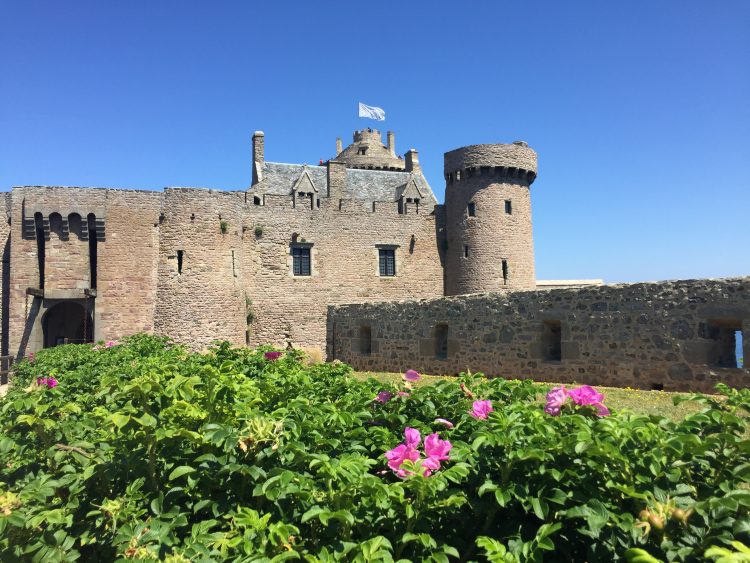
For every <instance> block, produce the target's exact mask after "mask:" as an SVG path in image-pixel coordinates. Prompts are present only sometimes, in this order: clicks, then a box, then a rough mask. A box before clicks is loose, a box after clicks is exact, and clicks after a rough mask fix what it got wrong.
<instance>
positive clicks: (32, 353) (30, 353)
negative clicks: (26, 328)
mask: <svg viewBox="0 0 750 563" xmlns="http://www.w3.org/2000/svg"><path fill="white" fill-rule="evenodd" d="M29 363H30V364H33V363H34V352H29Z"/></svg>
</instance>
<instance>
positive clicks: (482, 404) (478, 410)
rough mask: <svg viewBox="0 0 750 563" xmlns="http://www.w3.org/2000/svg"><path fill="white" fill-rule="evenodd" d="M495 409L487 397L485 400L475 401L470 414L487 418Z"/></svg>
mask: <svg viewBox="0 0 750 563" xmlns="http://www.w3.org/2000/svg"><path fill="white" fill-rule="evenodd" d="M493 410H495V409H493V408H492V401H490V400H488V399H485V400H483V401H474V403H473V404H472V409H471V410H470V411H469V414H470V415H471V416H473V417H474V418H481V419H485V418H487V416H489V414H490V413H491V412H492V411H493Z"/></svg>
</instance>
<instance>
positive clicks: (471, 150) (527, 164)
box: [443, 141, 537, 185]
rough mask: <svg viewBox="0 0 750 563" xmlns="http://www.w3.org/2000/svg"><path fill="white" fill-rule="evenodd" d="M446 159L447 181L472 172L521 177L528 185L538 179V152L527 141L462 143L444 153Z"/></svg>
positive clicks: (473, 173)
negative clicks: (468, 144) (465, 145)
mask: <svg viewBox="0 0 750 563" xmlns="http://www.w3.org/2000/svg"><path fill="white" fill-rule="evenodd" d="M443 162H444V164H443V170H444V173H445V181H446V184H448V185H450V184H453V183H454V182H460V181H462V180H466V179H467V178H471V177H473V176H493V177H497V178H507V179H513V180H520V181H523V182H526V183H528V185H531V184H532V183H533V182H534V180H535V179H536V172H537V155H536V152H534V150H532V149H530V148H529V146H528V144H526V143H525V142H524V141H516V142H514V143H512V144H491V145H489V144H488V145H470V146H468V147H461V148H459V149H455V150H452V151H450V152H447V153H445V156H444V161H443Z"/></svg>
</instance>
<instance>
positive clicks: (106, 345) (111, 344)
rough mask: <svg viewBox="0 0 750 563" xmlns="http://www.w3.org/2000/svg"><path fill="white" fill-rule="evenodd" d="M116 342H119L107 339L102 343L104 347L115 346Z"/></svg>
mask: <svg viewBox="0 0 750 563" xmlns="http://www.w3.org/2000/svg"><path fill="white" fill-rule="evenodd" d="M118 344H119V342H117V340H108V341H107V342H106V343H105V344H104V347H105V348H112V346H117V345H118Z"/></svg>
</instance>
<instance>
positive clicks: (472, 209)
mask: <svg viewBox="0 0 750 563" xmlns="http://www.w3.org/2000/svg"><path fill="white" fill-rule="evenodd" d="M466 212H467V213H468V214H469V217H476V214H477V204H476V203H474V202H473V201H470V202H469V205H467V206H466Z"/></svg>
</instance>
